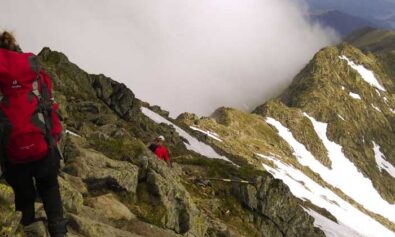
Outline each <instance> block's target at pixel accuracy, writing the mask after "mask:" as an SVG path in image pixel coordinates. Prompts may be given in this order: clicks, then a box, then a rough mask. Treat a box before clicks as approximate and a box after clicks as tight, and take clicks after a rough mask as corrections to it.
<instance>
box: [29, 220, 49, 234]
mask: <svg viewBox="0 0 395 237" xmlns="http://www.w3.org/2000/svg"><path fill="white" fill-rule="evenodd" d="M23 230H24V232H25V235H26V237H48V236H49V235H48V233H47V229H46V227H45V225H44V223H43V222H42V221H37V222H34V223H33V224H30V225H28V226H25V227H24V228H23Z"/></svg>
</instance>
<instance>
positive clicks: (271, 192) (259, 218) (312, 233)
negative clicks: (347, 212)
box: [233, 175, 325, 237]
mask: <svg viewBox="0 0 395 237" xmlns="http://www.w3.org/2000/svg"><path fill="white" fill-rule="evenodd" d="M233 194H234V195H235V196H236V197H237V198H238V199H239V200H240V202H241V203H242V204H243V205H244V206H245V207H246V208H248V209H250V210H251V211H253V213H254V216H253V221H254V223H255V225H257V226H258V227H259V229H260V230H261V231H262V233H263V234H264V236H273V237H277V236H278V237H284V236H285V237H291V236H292V237H298V236H299V237H304V236H309V237H323V236H325V234H324V233H323V232H322V231H321V230H319V229H318V228H316V227H314V219H313V218H312V217H311V216H309V215H308V214H307V213H306V212H305V211H304V210H303V208H302V207H301V206H300V205H299V203H298V202H297V199H295V197H293V196H292V193H291V192H290V190H289V188H288V187H287V186H286V185H285V184H284V183H283V182H281V181H280V180H277V179H273V178H272V177H270V176H269V175H267V176H265V177H259V178H257V179H256V184H255V185H251V184H238V183H235V184H234V185H233Z"/></svg>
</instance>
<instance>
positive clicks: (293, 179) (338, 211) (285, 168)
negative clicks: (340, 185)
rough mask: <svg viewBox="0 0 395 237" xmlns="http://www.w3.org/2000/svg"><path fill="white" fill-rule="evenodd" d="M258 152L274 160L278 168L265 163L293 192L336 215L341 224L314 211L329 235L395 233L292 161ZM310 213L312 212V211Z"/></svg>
mask: <svg viewBox="0 0 395 237" xmlns="http://www.w3.org/2000/svg"><path fill="white" fill-rule="evenodd" d="M256 155H258V156H259V157H261V158H262V159H266V160H268V161H271V162H273V164H274V166H275V167H276V168H272V167H270V166H268V165H266V164H262V165H263V167H264V168H265V169H266V170H267V171H268V172H270V173H271V174H272V175H273V176H274V177H275V178H277V179H281V180H282V181H283V182H284V183H285V184H286V185H288V187H289V189H290V190H291V192H292V194H293V195H295V196H296V197H298V198H300V199H302V200H309V201H310V202H312V203H313V204H314V205H316V206H318V207H321V208H325V209H326V210H328V211H329V212H330V213H331V214H332V215H333V216H334V217H336V219H337V221H338V222H339V224H337V223H334V222H333V221H331V220H329V219H327V218H325V219H324V217H322V216H321V217H320V216H317V215H312V216H313V217H314V218H315V224H316V225H317V226H318V227H319V228H320V229H321V230H323V231H324V232H325V234H326V236H336V237H358V236H364V237H394V236H395V233H393V232H391V231H390V230H388V229H387V228H386V227H384V226H383V225H381V224H380V223H379V222H377V221H376V220H374V219H373V218H371V217H370V216H368V215H366V214H365V213H363V212H361V211H360V210H358V209H357V208H355V207H354V206H352V205H351V204H350V203H348V202H346V201H345V200H343V199H342V198H340V197H339V196H338V195H337V194H335V193H334V192H333V191H331V190H330V189H327V188H325V187H323V186H321V185H320V184H318V183H316V182H315V181H314V180H312V179H311V178H310V177H308V176H307V175H305V174H304V173H303V172H302V171H300V170H298V169H296V168H294V167H293V166H291V165H288V164H285V163H283V162H282V161H280V160H279V159H278V158H276V157H275V156H266V155H263V154H256ZM308 213H309V214H311V213H310V212H308ZM346 230H347V231H346ZM343 231H344V232H343Z"/></svg>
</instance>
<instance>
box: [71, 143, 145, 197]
mask: <svg viewBox="0 0 395 237" xmlns="http://www.w3.org/2000/svg"><path fill="white" fill-rule="evenodd" d="M76 140H77V138H73V139H70V140H69V141H70V142H71V143H73V145H68V147H72V146H73V147H74V149H76V150H77V151H75V154H78V155H76V156H75V157H71V158H70V161H69V162H68V164H67V165H66V167H65V171H67V172H68V173H69V174H72V175H74V176H77V177H80V178H82V179H83V180H84V181H85V183H87V185H88V187H89V188H90V189H101V188H108V189H111V190H115V191H119V190H125V191H127V192H131V193H136V188H137V176H138V168H137V167H136V166H135V165H133V164H131V163H129V162H126V161H116V160H113V159H110V158H108V157H106V156H105V155H103V154H101V153H99V152H97V151H94V150H92V149H84V148H82V147H81V146H80V145H78V144H77V143H78V142H77V141H76Z"/></svg>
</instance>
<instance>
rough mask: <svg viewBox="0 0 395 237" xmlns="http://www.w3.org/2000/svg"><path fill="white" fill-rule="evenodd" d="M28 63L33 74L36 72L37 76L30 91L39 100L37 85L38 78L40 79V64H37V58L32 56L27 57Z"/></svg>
mask: <svg viewBox="0 0 395 237" xmlns="http://www.w3.org/2000/svg"><path fill="white" fill-rule="evenodd" d="M29 62H30V66H31V67H32V70H33V71H34V72H36V74H37V76H36V79H35V80H34V82H33V90H32V92H33V94H34V95H35V96H37V97H38V98H39V99H40V98H41V94H40V91H39V88H38V83H39V81H40V78H41V75H40V70H41V67H40V64H39V63H38V60H37V56H36V55H34V54H33V55H31V56H30V57H29Z"/></svg>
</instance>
